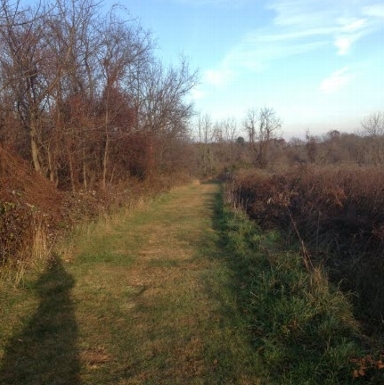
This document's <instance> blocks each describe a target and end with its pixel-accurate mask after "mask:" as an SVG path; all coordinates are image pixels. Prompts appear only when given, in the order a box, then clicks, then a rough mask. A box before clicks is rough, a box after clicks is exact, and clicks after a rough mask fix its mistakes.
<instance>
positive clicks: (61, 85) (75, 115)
mask: <svg viewBox="0 0 384 385" xmlns="http://www.w3.org/2000/svg"><path fill="white" fill-rule="evenodd" d="M105 9H106V8H105V4H103V3H100V2H93V0H53V1H51V2H48V3H42V2H41V3H39V2H38V3H36V5H35V6H32V5H29V4H28V3H23V2H21V1H16V2H10V1H8V0H0V20H1V23H0V244H1V251H0V264H3V265H4V264H5V263H8V262H11V264H12V265H14V264H18V263H21V262H20V261H22V260H25V259H26V258H27V255H31V254H32V252H31V251H32V249H33V247H34V246H33V245H34V243H36V240H33V239H35V238H36V237H37V230H36V229H40V230H39V234H40V235H39V237H40V238H41V237H43V238H44V237H45V238H46V239H47V238H50V237H52V235H51V234H52V233H54V231H52V230H51V229H53V228H55V229H57V228H60V227H64V228H65V227H67V226H70V224H71V223H73V222H76V221H78V220H80V218H82V217H84V215H85V216H86V217H88V218H89V217H92V216H95V215H97V214H98V213H99V212H100V211H102V212H105V211H107V210H108V209H109V208H111V207H112V206H116V205H119V204H123V203H124V202H131V201H132V200H135V199H137V197H139V196H148V195H151V194H154V193H158V192H160V191H164V189H167V188H169V187H170V186H172V185H173V184H175V183H178V182H179V180H184V179H185V175H188V174H190V173H191V171H192V168H193V161H191V156H193V149H192V148H191V147H190V146H189V132H188V126H187V123H188V120H189V118H190V117H191V115H192V105H191V103H190V102H188V101H187V98H186V97H187V95H188V92H189V91H190V90H191V89H192V87H193V86H194V85H195V83H196V81H197V74H196V72H194V71H191V70H190V69H189V67H188V63H187V62H186V60H184V59H183V58H181V60H180V63H179V65H177V66H174V67H165V66H164V65H163V64H162V63H161V62H160V61H159V60H158V59H157V58H156V57H155V55H154V52H155V47H156V45H155V43H154V40H153V39H152V36H151V34H150V33H149V32H148V31H146V30H144V29H143V28H142V27H141V26H140V25H139V24H138V23H137V21H136V20H135V19H133V18H132V16H130V15H129V14H128V13H127V14H126V17H125V18H124V17H123V15H124V14H125V11H124V9H123V8H122V7H119V6H117V5H116V6H113V7H112V8H111V9H110V10H109V11H108V10H107V11H105ZM48 240H49V239H48ZM40 241H41V242H42V243H45V240H44V242H43V241H42V240H40ZM0 269H1V266H0Z"/></svg>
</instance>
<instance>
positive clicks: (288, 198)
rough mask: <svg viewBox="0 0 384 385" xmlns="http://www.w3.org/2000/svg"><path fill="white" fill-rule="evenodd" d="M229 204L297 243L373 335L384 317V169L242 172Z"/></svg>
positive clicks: (236, 178) (305, 167) (233, 184)
mask: <svg viewBox="0 0 384 385" xmlns="http://www.w3.org/2000/svg"><path fill="white" fill-rule="evenodd" d="M230 186H231V199H232V201H233V202H234V204H236V205H239V206H241V207H243V208H244V209H245V210H246V212H247V213H248V214H249V215H250V217H251V218H253V219H255V220H256V221H257V223H258V224H259V225H260V226H262V227H263V228H266V229H273V228H275V229H279V230H282V231H283V232H284V233H285V235H286V241H287V242H292V241H293V242H297V241H299V242H300V243H301V245H302V251H303V253H304V254H306V257H307V258H308V259H309V263H310V264H312V265H314V266H324V267H325V268H326V270H327V272H328V274H329V277H330V279H331V280H332V281H333V282H334V283H335V284H337V285H339V287H340V288H342V289H343V290H344V291H346V292H352V293H354V294H355V295H354V296H353V297H351V298H352V299H353V302H354V304H355V316H356V317H357V319H359V320H362V321H363V324H364V326H365V328H366V329H365V331H366V332H367V333H374V332H376V333H377V332H378V331H380V330H382V321H381V320H382V317H383V314H384V310H383V309H384V281H383V278H382V277H383V275H384V260H383V256H382V250H383V247H384V195H383V191H384V171H383V170H382V169H381V168H377V167H371V168H368V167H367V168H359V167H316V166H311V165H302V166H296V167H294V168H292V169H289V170H286V171H281V172H279V171H274V172H267V171H261V170H255V171H252V172H248V173H239V174H237V175H236V176H234V177H233V179H232V180H231V182H230Z"/></svg>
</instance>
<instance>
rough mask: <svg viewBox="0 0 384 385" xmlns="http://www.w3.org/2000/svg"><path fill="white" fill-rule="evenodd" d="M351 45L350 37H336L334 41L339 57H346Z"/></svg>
mask: <svg viewBox="0 0 384 385" xmlns="http://www.w3.org/2000/svg"><path fill="white" fill-rule="evenodd" d="M352 43H353V40H352V39H351V38H350V37H338V38H336V40H335V46H336V47H337V48H338V51H337V53H338V54H339V55H346V54H347V53H348V52H349V50H350V48H351V45H352Z"/></svg>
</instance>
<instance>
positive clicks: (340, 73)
mask: <svg viewBox="0 0 384 385" xmlns="http://www.w3.org/2000/svg"><path fill="white" fill-rule="evenodd" d="M352 79H353V74H351V72H350V70H349V68H348V67H343V68H341V69H339V70H337V71H335V72H333V73H332V74H331V75H330V76H328V77H327V78H325V79H324V80H323V81H322V82H321V84H320V87H319V90H320V91H321V92H322V93H325V94H331V93H335V92H337V91H339V90H340V89H341V88H342V87H344V86H346V85H347V84H348V83H349V82H350V81H351V80H352Z"/></svg>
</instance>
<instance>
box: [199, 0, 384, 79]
mask: <svg viewBox="0 0 384 385" xmlns="http://www.w3.org/2000/svg"><path fill="white" fill-rule="evenodd" d="M206 1H209V0H206ZM369 1H370V0H360V1H351V0H337V1H335V0H322V1H318V0H271V1H267V5H266V8H267V9H268V10H270V11H273V12H274V17H273V19H272V23H273V24H271V25H269V26H267V27H263V28H258V29H256V30H254V31H252V32H250V33H248V34H247V35H245V36H244V37H243V39H242V40H241V41H240V42H239V43H238V44H237V45H236V46H234V47H233V48H232V49H231V50H230V51H229V52H228V53H227V55H226V56H225V57H224V58H223V61H222V63H221V65H220V68H226V69H227V70H228V69H229V70H232V71H237V70H241V69H242V68H246V69H249V70H253V71H262V70H264V69H266V68H267V67H268V65H269V63H270V62H272V61H275V60H281V59H284V58H286V57H290V56H293V55H300V54H303V53H308V52H315V51H318V50H320V49H321V48H323V47H326V46H332V45H333V46H334V47H335V48H336V50H335V54H337V55H347V54H349V53H350V52H351V50H352V49H353V46H354V45H355V44H356V43H357V42H358V41H359V40H360V39H362V38H363V37H365V36H367V35H368V34H370V33H373V32H375V31H377V30H378V28H383V26H382V25H381V24H380V23H378V22H377V19H375V18H373V17H370V16H369V14H373V15H375V16H377V15H381V12H384V7H382V6H381V5H373V6H370V7H367V6H366V4H367V3H368V2H369ZM223 78H224V76H223V74H222V71H219V72H218V73H216V71H212V72H211V73H209V74H208V80H209V81H210V82H211V83H212V84H219V83H221V82H222V81H223Z"/></svg>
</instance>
